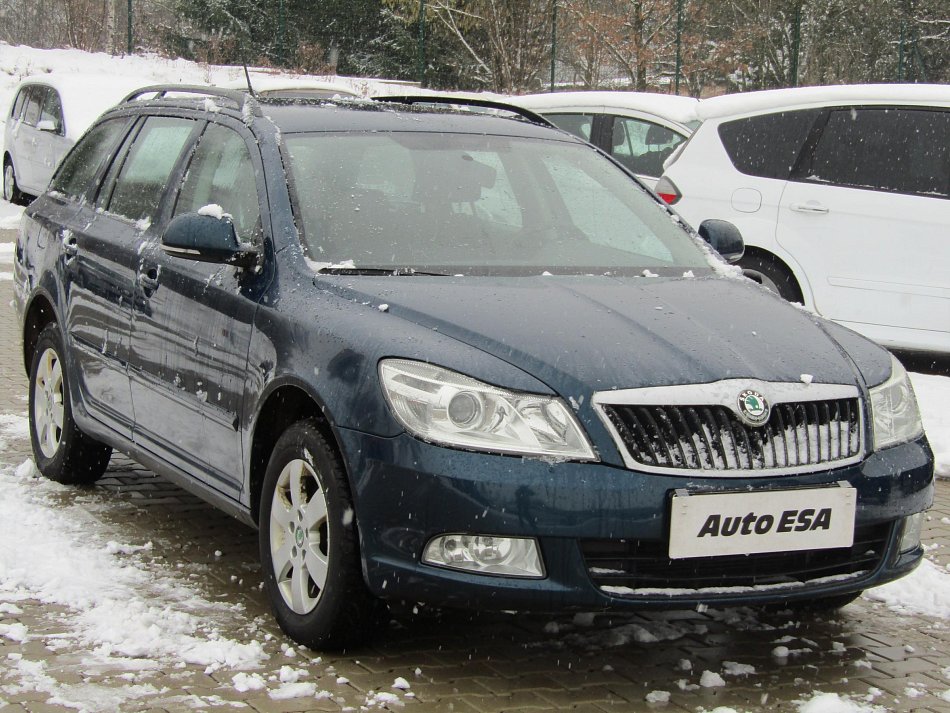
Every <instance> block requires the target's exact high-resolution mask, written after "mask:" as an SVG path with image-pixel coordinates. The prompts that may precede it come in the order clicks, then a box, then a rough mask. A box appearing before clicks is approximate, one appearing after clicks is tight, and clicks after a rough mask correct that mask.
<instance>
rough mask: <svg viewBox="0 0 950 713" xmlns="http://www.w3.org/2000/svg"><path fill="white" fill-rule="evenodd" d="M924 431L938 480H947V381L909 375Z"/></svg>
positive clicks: (949, 387)
mask: <svg viewBox="0 0 950 713" xmlns="http://www.w3.org/2000/svg"><path fill="white" fill-rule="evenodd" d="M910 380H911V383H913V385H914V393H915V394H916V395H917V403H918V404H919V405H920V416H921V418H922V419H923V422H924V431H925V432H926V433H927V439H928V440H929V441H930V447H931V448H933V451H934V458H935V459H936V464H935V465H936V474H937V476H938V477H943V478H950V409H948V408H947V404H948V403H950V378H947V377H946V376H933V375H930V374H914V373H911V374H910Z"/></svg>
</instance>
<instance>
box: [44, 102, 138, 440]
mask: <svg viewBox="0 0 950 713" xmlns="http://www.w3.org/2000/svg"><path fill="white" fill-rule="evenodd" d="M131 123H132V120H131V119H130V118H116V119H109V120H107V121H104V122H102V123H100V124H98V125H96V126H95V127H93V128H92V129H91V130H90V131H89V133H88V134H86V136H85V137H84V138H83V139H82V140H81V141H80V142H79V143H78V144H77V145H76V147H75V149H74V150H73V151H72V152H71V153H70V154H69V156H68V157H67V158H66V159H65V160H64V162H63V164H62V166H60V168H59V170H58V171H57V173H56V174H55V176H54V178H53V182H52V184H51V186H50V188H51V191H50V193H49V194H48V196H46V197H45V198H44V199H42V200H44V201H45V206H46V208H45V209H44V211H43V214H44V215H45V216H47V217H48V220H49V224H48V225H47V226H45V227H44V229H43V230H42V231H41V233H40V242H39V245H40V247H44V246H45V245H46V244H48V246H49V248H50V249H51V250H52V249H55V250H58V251H61V254H62V260H63V286H64V309H65V315H64V317H65V329H64V331H65V334H66V339H67V343H68V344H69V346H70V355H71V357H72V359H73V360H74V366H75V367H77V369H76V373H77V375H78V378H77V379H76V384H77V388H78V389H79V392H80V396H81V398H82V402H83V403H84V404H85V406H86V410H87V411H88V412H89V413H90V414H91V415H92V416H94V417H95V418H96V419H98V420H100V421H102V422H104V423H107V424H108V425H109V426H110V427H111V428H113V429H114V430H115V431H117V432H119V433H120V434H122V435H124V436H125V437H127V438H128V437H131V435H132V397H131V393H130V391H129V379H128V374H127V373H126V364H127V362H128V349H129V322H130V319H131V307H132V302H131V297H132V290H131V288H132V279H133V272H132V267H133V265H134V255H132V254H130V253H129V251H128V250H125V249H124V243H123V240H122V239H121V236H120V235H119V234H117V232H116V231H115V230H114V229H112V226H111V221H110V219H109V218H108V217H107V216H105V215H103V214H102V213H101V212H100V211H98V210H97V207H96V204H95V198H96V195H97V193H98V186H99V184H100V182H101V181H102V179H103V176H104V174H105V173H106V170H107V169H108V167H109V165H110V162H111V161H112V160H113V157H114V156H115V155H116V154H117V153H118V151H119V148H118V147H119V145H120V142H121V141H122V139H123V137H125V136H126V134H127V132H128V130H129V126H130V124H131ZM38 215H39V213H38Z"/></svg>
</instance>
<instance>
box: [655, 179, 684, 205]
mask: <svg viewBox="0 0 950 713" xmlns="http://www.w3.org/2000/svg"><path fill="white" fill-rule="evenodd" d="M654 190H655V191H656V194H657V195H658V196H659V197H660V198H662V199H663V200H664V201H666V202H667V203H669V204H670V205H675V204H676V202H677V201H678V200H679V199H680V198H682V197H683V194H682V193H680V189H679V188H677V187H676V184H675V183H673V181H671V180H670V179H669V178H667V177H666V176H663V177H661V178H660V180H659V181H657V182H656V188H655V189H654Z"/></svg>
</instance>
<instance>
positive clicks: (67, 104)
mask: <svg viewBox="0 0 950 713" xmlns="http://www.w3.org/2000/svg"><path fill="white" fill-rule="evenodd" d="M146 84H149V81H148V80H145V79H140V78H134V77H121V76H113V75H83V74H42V75H37V76H34V77H27V78H26V79H24V80H23V81H21V82H20V84H19V85H18V86H17V88H16V91H15V93H14V95H13V103H12V104H11V105H10V107H9V109H8V110H7V112H6V116H5V117H4V121H5V127H4V131H3V198H4V200H6V201H9V202H11V203H25V202H26V201H27V199H28V198H29V197H31V196H37V195H39V194H40V193H42V192H43V191H45V190H46V186H47V185H49V180H50V178H51V177H52V175H53V171H54V170H55V168H56V167H57V166H58V165H59V162H60V159H62V158H63V156H65V155H66V152H67V151H68V150H69V149H70V148H71V147H72V145H73V144H75V143H76V140H77V139H78V138H79V137H80V136H82V135H83V133H84V132H85V131H86V129H88V128H89V127H90V126H91V125H92V122H93V121H95V120H96V119H97V118H99V115H100V114H102V112H104V111H105V110H106V109H109V108H111V107H113V106H114V105H115V104H117V103H118V102H119V101H121V100H122V98H123V97H125V96H126V95H127V94H128V93H129V92H131V91H132V90H133V89H136V88H138V87H141V86H144V85H146Z"/></svg>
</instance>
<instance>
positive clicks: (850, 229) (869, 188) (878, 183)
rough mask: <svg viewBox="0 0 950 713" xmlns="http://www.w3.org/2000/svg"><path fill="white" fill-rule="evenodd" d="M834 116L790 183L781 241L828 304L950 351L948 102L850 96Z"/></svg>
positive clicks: (867, 328) (846, 318) (822, 306)
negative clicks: (856, 101) (857, 100)
mask: <svg viewBox="0 0 950 713" xmlns="http://www.w3.org/2000/svg"><path fill="white" fill-rule="evenodd" d="M826 119H827V120H826V122H825V123H824V127H823V128H822V129H821V133H820V135H817V136H816V137H813V139H812V140H810V144H811V146H810V147H806V151H807V152H808V153H807V155H804V156H803V157H802V160H801V162H800V163H799V165H798V167H797V168H796V170H795V172H794V174H793V176H792V179H791V180H790V181H789V183H788V184H787V185H786V188H785V191H784V192H783V194H782V199H781V204H780V207H779V219H778V232H777V238H778V241H779V243H780V244H781V245H782V247H783V248H785V249H786V250H788V252H790V253H792V254H793V255H794V256H795V258H796V259H797V260H798V262H799V263H800V264H801V266H802V268H803V269H804V271H805V272H806V274H808V276H809V280H810V282H811V286H812V291H813V295H814V300H815V306H816V308H817V310H818V311H819V312H820V313H821V314H822V315H824V316H826V317H829V318H831V319H834V320H836V321H839V322H843V323H845V324H847V325H848V326H850V327H852V328H854V329H857V330H858V331H861V332H864V333H865V334H867V335H868V336H871V337H872V338H874V339H877V340H879V341H882V342H885V343H888V344H902V345H905V346H917V347H919V348H941V349H943V350H950V234H948V226H950V111H947V110H941V109H928V108H908V107H904V108H901V107H854V108H852V107H844V108H838V109H833V110H831V111H830V112H828V114H827V117H826Z"/></svg>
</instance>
